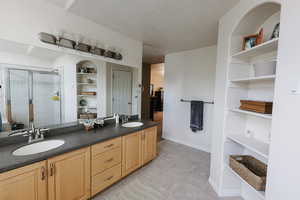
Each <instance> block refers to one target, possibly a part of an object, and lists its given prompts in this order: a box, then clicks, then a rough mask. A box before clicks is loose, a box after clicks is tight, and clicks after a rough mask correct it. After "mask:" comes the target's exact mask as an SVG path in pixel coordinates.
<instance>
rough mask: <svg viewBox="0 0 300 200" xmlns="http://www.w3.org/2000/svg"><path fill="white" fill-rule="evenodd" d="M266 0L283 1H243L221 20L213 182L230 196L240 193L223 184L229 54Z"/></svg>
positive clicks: (221, 192) (213, 146)
mask: <svg viewBox="0 0 300 200" xmlns="http://www.w3.org/2000/svg"><path fill="white" fill-rule="evenodd" d="M266 2H277V3H280V2H283V1H281V0H273V1H272V0H247V1H240V2H239V3H238V4H237V5H236V6H235V7H234V8H233V9H232V10H230V11H229V12H228V13H227V14H226V15H225V16H223V17H222V18H221V20H220V22H219V37H218V50H217V68H216V83H215V86H216V88H215V108H214V111H213V112H214V119H213V125H212V127H213V129H212V148H211V170H210V183H211V184H212V186H213V187H214V189H215V190H216V192H217V193H218V194H219V195H222V196H227V195H231V194H233V193H236V191H235V188H230V187H229V188H228V186H227V185H224V187H225V188H222V187H221V184H222V171H223V169H224V160H223V149H224V146H223V141H224V137H225V136H224V134H223V133H224V116H225V105H226V98H225V97H226V92H227V91H226V87H227V86H226V83H227V80H228V69H229V67H228V66H229V62H230V61H229V55H230V41H231V35H232V33H233V31H234V29H235V28H236V26H237V25H238V23H239V22H240V21H241V19H242V18H243V17H244V16H245V14H246V13H248V12H249V11H250V10H252V9H253V8H255V7H257V6H258V5H260V4H263V3H266Z"/></svg>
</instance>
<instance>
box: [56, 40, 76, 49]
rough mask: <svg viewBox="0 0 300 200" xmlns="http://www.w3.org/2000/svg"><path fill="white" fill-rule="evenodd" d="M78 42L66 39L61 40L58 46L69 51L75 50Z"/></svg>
mask: <svg viewBox="0 0 300 200" xmlns="http://www.w3.org/2000/svg"><path fill="white" fill-rule="evenodd" d="M75 44H76V42H75V41H73V40H69V39H66V38H59V40H58V45H59V46H62V47H66V48H69V49H74V47H75Z"/></svg>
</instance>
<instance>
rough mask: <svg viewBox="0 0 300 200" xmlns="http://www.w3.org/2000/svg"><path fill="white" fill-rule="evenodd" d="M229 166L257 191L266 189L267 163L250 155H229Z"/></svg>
mask: <svg viewBox="0 0 300 200" xmlns="http://www.w3.org/2000/svg"><path fill="white" fill-rule="evenodd" d="M229 159H230V160H229V166H230V167H231V168H232V169H233V170H234V171H235V172H236V173H237V174H238V175H240V177H242V178H243V179H244V180H245V181H246V182H247V183H249V184H250V185H251V186H252V187H254V188H255V189H256V190H258V191H264V190H265V189H266V176H267V165H266V164H264V163H262V162H261V161H259V160H257V159H255V158H254V157H252V156H230V158H229Z"/></svg>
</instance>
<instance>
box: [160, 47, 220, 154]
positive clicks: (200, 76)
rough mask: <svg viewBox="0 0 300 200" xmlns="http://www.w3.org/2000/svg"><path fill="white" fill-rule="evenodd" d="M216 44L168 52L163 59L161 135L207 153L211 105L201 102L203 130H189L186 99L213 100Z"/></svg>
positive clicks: (188, 112)
mask: <svg viewBox="0 0 300 200" xmlns="http://www.w3.org/2000/svg"><path fill="white" fill-rule="evenodd" d="M215 65H216V46H211V47H207V48H201V49H195V50H191V51H184V52H179V53H172V54H169V55H167V56H166V59H165V97H164V121H163V137H164V138H166V139H168V140H172V141H175V142H178V143H182V144H185V145H188V146H191V147H194V148H197V149H201V150H204V151H208V152H210V143H211V124H212V114H213V112H212V111H213V105H210V104H205V111H204V130H203V131H201V132H197V133H193V132H192V131H191V129H190V104H189V103H182V102H180V99H181V98H184V99H188V100H193V99H195V100H205V101H213V99H214V83H215Z"/></svg>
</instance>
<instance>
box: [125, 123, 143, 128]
mask: <svg viewBox="0 0 300 200" xmlns="http://www.w3.org/2000/svg"><path fill="white" fill-rule="evenodd" d="M143 125H144V123H142V122H128V123H125V124H122V126H123V127H125V128H133V127H140V126H143Z"/></svg>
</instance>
